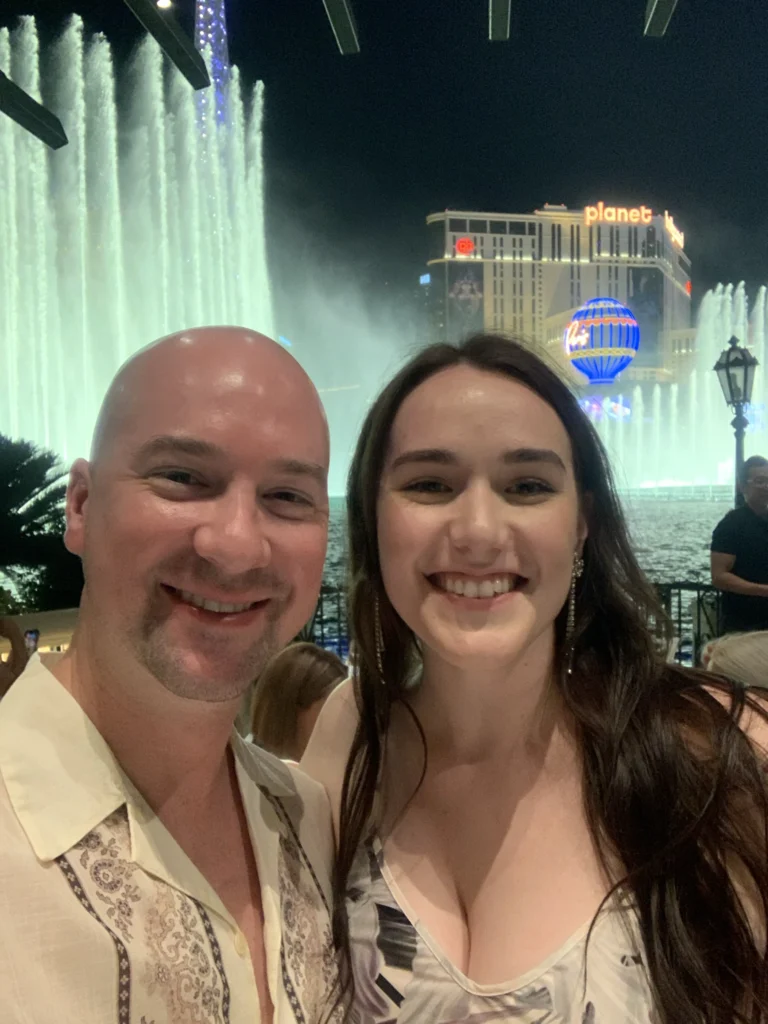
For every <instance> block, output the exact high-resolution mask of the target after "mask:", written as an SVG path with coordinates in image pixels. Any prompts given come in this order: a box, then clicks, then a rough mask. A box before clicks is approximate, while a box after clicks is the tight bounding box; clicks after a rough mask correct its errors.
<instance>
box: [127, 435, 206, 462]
mask: <svg viewBox="0 0 768 1024" xmlns="http://www.w3.org/2000/svg"><path fill="white" fill-rule="evenodd" d="M155 455H192V456H195V457H197V458H224V451H223V449H221V448H219V447H218V445H215V444H211V442H210V441H201V440H200V438H197V437H183V436H179V437H177V436H175V435H173V434H158V435H157V436H156V437H152V438H150V439H149V441H146V442H145V443H144V444H143V445H142V446H141V448H139V450H138V452H137V453H136V457H137V458H152V457H153V456H155Z"/></svg>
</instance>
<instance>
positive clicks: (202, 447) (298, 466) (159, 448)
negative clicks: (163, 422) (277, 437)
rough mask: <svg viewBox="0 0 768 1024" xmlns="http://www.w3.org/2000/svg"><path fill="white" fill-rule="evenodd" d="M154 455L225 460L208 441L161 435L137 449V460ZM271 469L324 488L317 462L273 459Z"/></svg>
mask: <svg viewBox="0 0 768 1024" xmlns="http://www.w3.org/2000/svg"><path fill="white" fill-rule="evenodd" d="M154 455H191V456H195V457H197V458H217V459H225V458H226V452H225V451H224V449H223V448H220V447H219V446H218V445H215V444H211V442H210V441H202V440H200V438H197V437H176V436H174V435H173V434H161V435H158V436H157V437H153V438H150V440H149V441H147V442H146V443H145V444H143V445H142V446H141V448H139V451H138V453H137V456H138V457H139V458H151V457H152V456H154ZM271 465H272V468H273V469H276V470H277V471H278V472H280V473H288V474H290V475H291V476H309V477H312V479H313V480H316V481H317V482H318V483H319V484H322V486H323V487H324V486H325V484H326V480H327V477H328V474H327V471H326V469H325V466H321V465H320V463H319V462H304V461H303V460H302V459H275V460H274V461H273V462H272V464H271Z"/></svg>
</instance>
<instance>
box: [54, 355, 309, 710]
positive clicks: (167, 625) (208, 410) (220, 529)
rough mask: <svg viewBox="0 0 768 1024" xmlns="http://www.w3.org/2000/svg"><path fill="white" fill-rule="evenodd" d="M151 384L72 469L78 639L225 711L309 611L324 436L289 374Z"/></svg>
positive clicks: (304, 389)
mask: <svg viewBox="0 0 768 1024" xmlns="http://www.w3.org/2000/svg"><path fill="white" fill-rule="evenodd" d="M278 368H279V363H278ZM251 376H252V377H253V374H251ZM155 377H156V378H158V379H156V380H150V381H147V383H146V387H145V388H144V389H143V390H141V395H140V398H138V399H137V403H136V408H135V411H134V410H133V408H131V410H130V413H129V415H127V416H126V417H125V422H124V424H123V425H122V426H121V429H120V430H119V431H118V432H117V434H116V436H115V437H114V439H113V440H112V442H111V443H110V445H109V446H108V449H107V451H106V452H105V453H104V454H103V455H102V456H101V457H100V458H99V459H98V460H97V463H96V464H95V465H94V466H93V467H89V466H88V464H86V463H80V464H76V466H75V468H74V469H73V475H72V479H71V482H70V493H69V497H68V530H67V544H68V547H69V548H70V550H72V551H73V552H74V553H76V554H80V555H82V557H83V564H84V569H85V576H86V586H85V591H84V606H83V617H84V623H85V628H86V629H87V632H88V634H89V636H90V641H89V642H90V643H91V644H93V643H94V642H95V643H97V644H98V649H99V652H100V657H104V658H106V659H112V658H119V659H127V660H128V663H129V666H130V663H131V662H133V663H138V664H139V665H141V666H142V667H143V668H144V669H146V670H148V671H149V672H150V673H151V674H152V675H153V676H154V677H155V678H157V679H158V680H159V681H160V682H161V683H162V684H163V685H164V686H165V687H166V689H168V690H170V691H171V692H173V693H175V694H177V695H180V696H184V697H188V698H192V699H197V700H204V701H210V702H217V701H225V700H231V699H234V698H235V697H237V696H239V695H240V694H241V693H243V692H244V691H245V689H246V688H247V686H248V685H249V683H250V682H251V681H252V680H253V679H254V678H255V677H256V676H257V675H258V674H259V672H260V670H261V667H262V665H263V664H264V662H265V661H266V660H267V659H268V658H269V657H270V656H271V655H272V654H273V653H274V652H275V651H276V650H278V649H279V648H280V647H282V646H283V645H284V644H285V643H286V642H288V641H289V640H290V639H291V638H292V637H293V636H295V635H296V633H297V632H298V631H299V629H300V628H301V627H302V626H303V625H304V623H305V622H306V621H307V620H308V618H309V617H310V615H311V613H312V610H313V608H314V605H315V602H316V600H317V595H318V591H319V588H320V582H321V577H322V569H323V562H324V558H325V548H326V540H327V518H328V500H327V493H326V482H325V481H326V470H327V461H328V443H327V433H326V431H325V426H324V422H323V420H322V416H321V414H320V412H319V405H318V404H317V400H316V398H315V400H314V402H313V401H312V392H311V390H310V388H309V386H308V384H307V382H306V381H304V380H302V379H301V378H299V380H298V383H297V381H296V379H295V377H296V374H295V370H294V379H293V380H291V375H290V374H287V375H286V379H280V376H279V373H277V376H276V378H275V377H272V378H270V377H269V370H268V369H265V371H264V373H263V374H261V375H259V377H258V378H257V379H256V381H253V380H251V381H250V383H249V381H248V378H247V374H243V373H241V372H239V371H238V372H235V371H233V370H232V369H231V368H230V369H229V370H228V368H227V365H226V363H223V364H222V366H221V369H220V371H217V372H214V373H213V374H211V368H210V367H208V369H207V371H206V372H202V373H198V374H189V375H187V377H186V378H184V379H181V380H179V379H170V380H169V379H168V378H167V377H166V378H165V379H162V375H161V374H155ZM177 377H178V375H177ZM262 382H263V384H262ZM94 634H96V638H95V641H94Z"/></svg>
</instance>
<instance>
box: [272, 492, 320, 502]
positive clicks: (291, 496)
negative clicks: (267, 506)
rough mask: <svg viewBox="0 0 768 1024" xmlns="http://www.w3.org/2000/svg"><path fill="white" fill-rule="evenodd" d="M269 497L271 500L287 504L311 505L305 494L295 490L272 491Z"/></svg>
mask: <svg viewBox="0 0 768 1024" xmlns="http://www.w3.org/2000/svg"><path fill="white" fill-rule="evenodd" d="M269 497H270V498H271V499H272V500H273V501H284V502H286V503H287V504H289V505H311V504H312V502H311V501H310V499H309V498H308V497H307V496H306V495H305V494H298V493H297V492H296V491H272V492H271V493H270V494H269Z"/></svg>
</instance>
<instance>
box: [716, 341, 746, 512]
mask: <svg viewBox="0 0 768 1024" xmlns="http://www.w3.org/2000/svg"><path fill="white" fill-rule="evenodd" d="M728 346H729V347H728V348H726V349H724V350H723V351H722V352H721V353H720V358H719V359H718V360H717V362H716V363H715V365H714V367H713V369H714V371H715V373H716V374H717V379H718V380H719V381H720V387H721V388H722V389H723V396H724V398H725V402H726V405H729V406H732V407H733V411H734V412H735V414H736V415H735V416H734V417H733V420H732V421H731V426H732V427H733V432H734V434H735V435H736V507H737V508H738V506H739V505H743V504H744V495H743V494H742V493H741V491H740V490H739V477H740V476H741V467H742V466H743V465H744V431H745V430H746V428H747V425H748V422H749V421H748V420H747V417H746V416H745V415H744V406H746V405H749V403H750V401H751V399H752V385H753V384H754V382H755V369H756V367H757V359H755V357H754V356H753V355H752V353H751V352H749V351H748V350H747V349H746V348H742V346H741V345H739V339H738V338H736V337H733V338H731V340H730V341H729V342H728Z"/></svg>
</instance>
